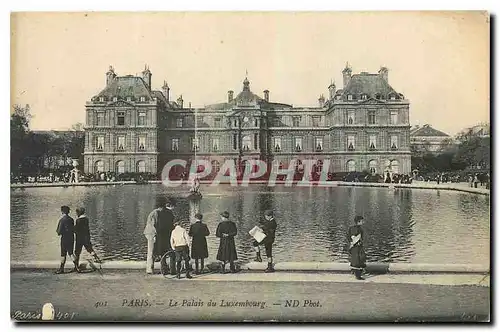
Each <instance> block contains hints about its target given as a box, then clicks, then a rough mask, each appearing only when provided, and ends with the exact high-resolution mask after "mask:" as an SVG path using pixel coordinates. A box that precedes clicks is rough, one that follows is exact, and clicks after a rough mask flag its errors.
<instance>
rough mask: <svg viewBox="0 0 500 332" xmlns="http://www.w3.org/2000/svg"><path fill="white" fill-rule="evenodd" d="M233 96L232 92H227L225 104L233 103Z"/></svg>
mask: <svg viewBox="0 0 500 332" xmlns="http://www.w3.org/2000/svg"><path fill="white" fill-rule="evenodd" d="M233 95H234V91H233V90H229V91H228V92H227V102H228V103H230V102H232V101H233Z"/></svg>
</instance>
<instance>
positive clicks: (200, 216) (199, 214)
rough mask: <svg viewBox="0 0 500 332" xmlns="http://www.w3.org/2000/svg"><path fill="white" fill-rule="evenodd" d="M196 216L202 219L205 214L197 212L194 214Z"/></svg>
mask: <svg viewBox="0 0 500 332" xmlns="http://www.w3.org/2000/svg"><path fill="white" fill-rule="evenodd" d="M194 217H195V218H196V219H198V220H202V219H203V215H202V214H201V213H197V214H195V215H194Z"/></svg>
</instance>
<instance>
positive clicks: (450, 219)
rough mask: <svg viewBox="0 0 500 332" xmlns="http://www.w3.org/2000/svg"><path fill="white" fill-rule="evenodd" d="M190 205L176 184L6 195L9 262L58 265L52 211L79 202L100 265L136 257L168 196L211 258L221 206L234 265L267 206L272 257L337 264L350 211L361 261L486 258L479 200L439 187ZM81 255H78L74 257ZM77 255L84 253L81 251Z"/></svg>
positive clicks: (292, 193) (322, 191) (258, 194)
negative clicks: (201, 235)
mask: <svg viewBox="0 0 500 332" xmlns="http://www.w3.org/2000/svg"><path fill="white" fill-rule="evenodd" d="M201 189H202V192H203V195H204V197H203V199H202V200H201V201H200V202H199V204H195V203H192V202H189V201H187V200H185V199H183V198H181V197H183V196H185V194H186V188H166V187H164V186H162V185H161V184H158V185H153V184H148V185H115V186H96V187H67V188H57V187H52V188H26V189H11V223H10V224H11V226H10V231H11V260H12V261H28V260H30V261H31V260H39V261H42V260H58V259H59V238H58V237H57V235H56V232H55V230H56V226H57V221H58V218H59V217H60V206H61V205H69V206H70V207H71V210H72V212H71V215H72V216H73V217H74V218H75V215H74V211H75V209H76V208H77V207H79V206H83V207H85V208H86V210H87V213H86V214H87V216H88V217H89V218H90V225H91V230H90V231H91V236H92V242H93V244H94V248H95V249H96V251H97V252H98V253H99V255H100V256H101V257H102V258H104V259H105V260H130V261H140V260H145V259H146V248H147V245H146V239H145V238H144V235H143V234H142V232H143V229H144V226H145V223H146V217H147V215H148V214H149V212H150V211H151V210H152V209H153V208H154V204H155V199H156V196H157V195H159V194H164V195H168V196H170V197H177V206H176V208H175V215H176V216H177V217H178V218H181V219H182V220H186V221H187V220H192V217H193V216H194V213H195V211H198V210H199V211H200V212H201V213H203V215H204V221H205V222H206V223H207V225H208V227H209V229H210V232H211V235H210V236H209V237H208V238H207V241H208V248H209V255H210V257H209V259H210V260H215V256H216V254H217V248H218V242H219V241H218V239H217V238H216V237H215V230H216V227H217V224H218V222H219V214H220V213H221V212H222V211H224V210H227V211H229V213H230V215H231V219H232V220H233V221H234V222H235V223H236V225H237V227H238V235H237V237H236V239H235V241H236V246H237V251H238V255H239V258H240V261H242V262H248V261H250V260H252V259H253V257H254V251H253V248H252V240H253V239H252V238H251V237H250V235H249V234H248V231H249V230H250V229H251V228H252V227H253V226H255V225H256V224H257V222H258V220H259V218H262V215H263V212H264V211H265V210H266V209H273V210H274V211H275V214H276V219H277V222H278V229H277V232H276V242H275V246H274V249H273V251H274V252H275V254H274V255H275V261H277V262H279V261H282V262H284V261H287V262H290V261H313V262H332V261H334V262H347V261H348V254H347V252H346V251H345V246H346V232H347V228H348V227H349V225H351V224H352V221H353V219H354V216H355V215H358V214H360V215H363V216H364V217H365V225H364V228H365V231H366V233H367V241H366V252H367V259H368V261H370V262H412V263H437V264H440V263H442V264H447V263H456V264H462V263H475V264H488V263H489V258H490V256H489V255H490V206H489V196H482V195H474V194H467V193H460V192H453V191H445V190H440V191H437V190H424V189H388V188H362V187H357V188H353V187H333V188H322V187H310V188H305V187H285V186H276V187H267V186H260V185H251V186H249V187H231V186H222V185H220V186H217V187H208V186H202V188H201ZM84 252H85V251H84ZM84 256H85V255H84Z"/></svg>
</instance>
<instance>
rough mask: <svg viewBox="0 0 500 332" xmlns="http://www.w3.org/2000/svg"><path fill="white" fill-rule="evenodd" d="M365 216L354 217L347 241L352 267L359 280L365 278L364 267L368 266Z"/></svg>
mask: <svg viewBox="0 0 500 332" xmlns="http://www.w3.org/2000/svg"><path fill="white" fill-rule="evenodd" d="M362 225H363V217H362V216H356V217H355V218H354V226H351V227H349V230H348V232H347V241H348V243H349V254H350V255H351V269H352V270H353V271H354V275H355V276H356V279H358V280H364V278H363V277H362V276H361V274H362V273H363V269H364V268H366V254H365V248H364V246H363V241H364V236H365V234H364V232H363V228H362V227H361V226H362Z"/></svg>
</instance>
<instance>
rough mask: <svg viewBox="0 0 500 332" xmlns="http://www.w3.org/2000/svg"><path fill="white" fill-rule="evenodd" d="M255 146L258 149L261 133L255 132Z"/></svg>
mask: <svg viewBox="0 0 500 332" xmlns="http://www.w3.org/2000/svg"><path fill="white" fill-rule="evenodd" d="M253 148H254V150H257V149H258V148H259V134H257V133H255V134H253Z"/></svg>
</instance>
